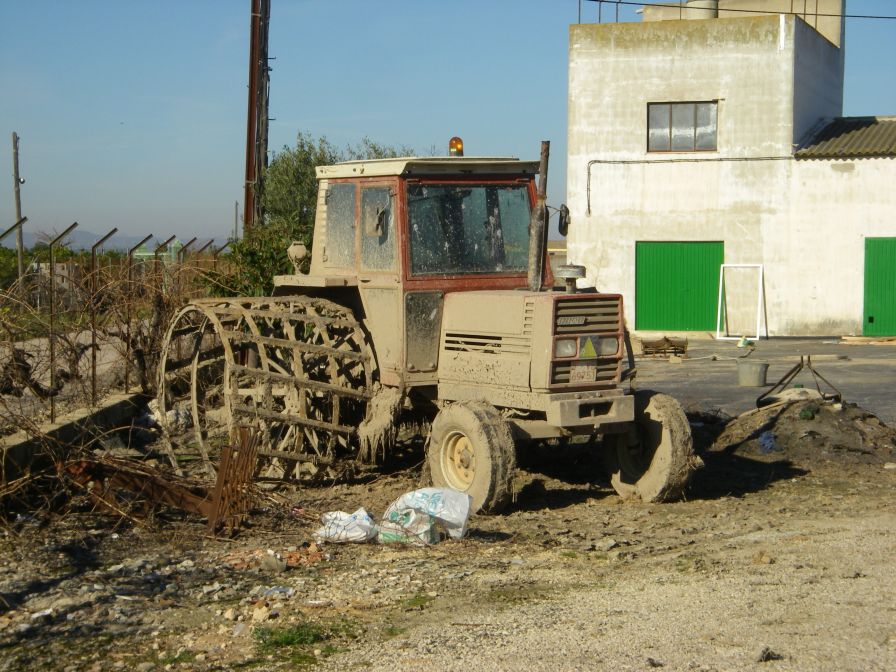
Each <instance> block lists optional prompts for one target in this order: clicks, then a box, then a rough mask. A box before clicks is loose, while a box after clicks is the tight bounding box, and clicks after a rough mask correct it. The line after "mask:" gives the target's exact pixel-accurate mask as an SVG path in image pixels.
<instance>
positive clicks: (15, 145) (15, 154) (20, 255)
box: [12, 131, 25, 293]
mask: <svg viewBox="0 0 896 672" xmlns="http://www.w3.org/2000/svg"><path fill="white" fill-rule="evenodd" d="M12 179H13V181H14V182H15V195H16V221H17V222H20V221H22V196H21V194H20V193H19V185H21V184H22V183H23V182H24V181H25V180H23V179H21V178H20V177H19V136H18V135H17V134H16V133H15V131H13V134H12ZM16 262H17V263H18V268H19V292H20V293H21V292H23V291H24V287H22V278H23V277H24V276H25V257H24V244H23V241H22V227H21V226H20V227H18V229H17V231H16Z"/></svg>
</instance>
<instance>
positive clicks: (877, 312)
mask: <svg viewBox="0 0 896 672" xmlns="http://www.w3.org/2000/svg"><path fill="white" fill-rule="evenodd" d="M863 322H864V326H863V328H862V333H863V334H864V335H865V336H896V238H866V239H865V314H864V319H863Z"/></svg>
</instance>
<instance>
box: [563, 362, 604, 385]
mask: <svg viewBox="0 0 896 672" xmlns="http://www.w3.org/2000/svg"><path fill="white" fill-rule="evenodd" d="M595 380H597V364H573V365H572V366H571V367H570V369H569V382H571V383H593V382H594V381H595Z"/></svg>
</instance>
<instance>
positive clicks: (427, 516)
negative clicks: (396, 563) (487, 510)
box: [379, 488, 471, 544]
mask: <svg viewBox="0 0 896 672" xmlns="http://www.w3.org/2000/svg"><path fill="white" fill-rule="evenodd" d="M470 502H471V497H470V496H469V495H468V494H466V493H463V492H458V491H457V490H451V489H450V488H421V489H420V490H414V491H413V492H408V493H405V494H403V495H402V496H401V497H399V498H398V499H396V500H395V501H394V502H392V503H391V504H390V505H389V508H388V509H386V513H385V514H383V520H382V522H381V523H380V526H379V541H380V542H382V543H392V542H399V543H423V544H434V543H436V542H438V541H439V539H441V537H442V534H443V533H445V534H447V535H448V536H449V537H451V538H452V539H460V538H461V537H463V536H464V535H465V534H466V533H467V521H468V520H469V517H470Z"/></svg>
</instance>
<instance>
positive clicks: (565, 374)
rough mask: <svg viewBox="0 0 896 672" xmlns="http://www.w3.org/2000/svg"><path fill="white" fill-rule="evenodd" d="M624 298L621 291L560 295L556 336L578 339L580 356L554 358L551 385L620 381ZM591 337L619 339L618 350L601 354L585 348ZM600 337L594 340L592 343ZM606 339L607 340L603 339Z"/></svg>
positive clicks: (583, 385) (585, 385)
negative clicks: (561, 296) (619, 292)
mask: <svg viewBox="0 0 896 672" xmlns="http://www.w3.org/2000/svg"><path fill="white" fill-rule="evenodd" d="M622 333H623V322H622V297H621V296H619V295H618V294H579V295H575V296H566V297H563V298H558V299H557V301H556V303H555V305H554V339H555V341H556V340H557V339H561V340H562V339H569V338H575V339H576V342H577V343H578V344H579V349H578V355H577V356H576V357H571V358H559V357H553V355H552V357H553V359H552V361H551V369H550V385H551V386H552V387H554V386H556V387H564V388H566V387H569V388H572V387H580V388H588V387H590V388H595V387H612V386H614V385H616V384H617V383H618V382H619V377H620V375H621V360H622V355H623V346H622V344H621V340H622ZM590 336H598V337H601V339H606V338H611V339H616V340H617V342H619V348H618V351H617V352H616V353H614V354H612V355H601V354H600V352H597V351H596V350H595V349H593V348H591V349H589V348H587V347H583V345H584V344H586V343H587V342H588V341H589V338H588V337H590ZM598 341H600V339H594V340H593V341H591V344H590V345H591V346H593V345H595V344H596V343H597V342H598ZM604 342H605V341H604Z"/></svg>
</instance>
